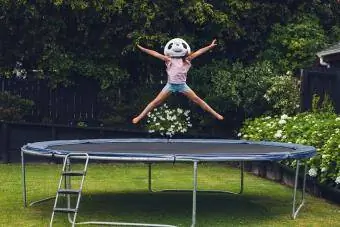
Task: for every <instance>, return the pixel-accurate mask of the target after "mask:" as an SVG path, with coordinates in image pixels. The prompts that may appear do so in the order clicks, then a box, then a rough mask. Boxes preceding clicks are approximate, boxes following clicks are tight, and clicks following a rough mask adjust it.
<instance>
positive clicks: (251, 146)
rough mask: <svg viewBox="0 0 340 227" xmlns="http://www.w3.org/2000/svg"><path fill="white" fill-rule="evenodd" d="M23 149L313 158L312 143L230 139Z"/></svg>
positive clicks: (153, 156)
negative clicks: (307, 144) (306, 144)
mask: <svg viewBox="0 0 340 227" xmlns="http://www.w3.org/2000/svg"><path fill="white" fill-rule="evenodd" d="M21 150H22V152H24V153H29V154H33V155H41V156H56V157H64V156H66V155H67V154H69V153H73V154H74V153H87V154H88V155H89V156H90V159H98V160H112V161H153V162H156V161H265V160H268V161H277V160H284V159H303V158H310V157H312V156H314V155H315V154H316V149H315V148H314V147H312V146H305V145H300V144H292V143H278V142H267V141H261V142H254V141H247V140H227V139H172V140H167V139H90V140H55V141H44V142H36V143H29V144H27V145H25V146H23V147H22V149H21Z"/></svg>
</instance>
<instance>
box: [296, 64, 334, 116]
mask: <svg viewBox="0 0 340 227" xmlns="http://www.w3.org/2000/svg"><path fill="white" fill-rule="evenodd" d="M314 95H317V96H318V97H320V99H319V102H318V103H317V105H318V107H320V106H322V103H323V102H324V101H325V99H326V96H328V97H329V98H330V100H331V101H332V103H333V105H334V108H335V111H336V113H340V69H339V68H335V69H334V68H329V69H327V68H312V69H305V70H302V73H301V110H302V111H308V110H311V109H312V102H313V96H314Z"/></svg>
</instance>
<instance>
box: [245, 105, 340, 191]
mask: <svg viewBox="0 0 340 227" xmlns="http://www.w3.org/2000/svg"><path fill="white" fill-rule="evenodd" d="M238 135H239V137H241V138H243V139H248V140H267V141H277V142H286V143H297V144H304V145H311V146H314V147H315V148H316V149H317V152H318V153H317V155H316V156H314V157H313V158H311V159H310V160H309V161H308V164H309V166H310V169H309V171H308V174H309V175H310V176H312V177H316V178H317V179H318V180H319V181H320V182H325V183H333V184H335V185H338V186H340V116H339V115H336V114H334V113H321V112H320V113H301V114H297V115H295V116H293V117H290V116H288V115H285V114H284V115H281V116H276V117H269V116H267V117H260V118H256V119H254V120H247V121H246V122H245V123H244V126H243V127H242V129H241V130H240V133H239V134H238ZM294 164H295V162H291V163H289V165H291V166H294Z"/></svg>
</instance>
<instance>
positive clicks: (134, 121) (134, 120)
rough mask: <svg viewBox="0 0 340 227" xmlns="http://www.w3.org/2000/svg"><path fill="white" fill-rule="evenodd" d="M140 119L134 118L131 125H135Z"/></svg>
mask: <svg viewBox="0 0 340 227" xmlns="http://www.w3.org/2000/svg"><path fill="white" fill-rule="evenodd" d="M140 120H141V119H140V118H139V117H135V118H134V119H132V123H133V124H137V123H138V122H139V121H140Z"/></svg>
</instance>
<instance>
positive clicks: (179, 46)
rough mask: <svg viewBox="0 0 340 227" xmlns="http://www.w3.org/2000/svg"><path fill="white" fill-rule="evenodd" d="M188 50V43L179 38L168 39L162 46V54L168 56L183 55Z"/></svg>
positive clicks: (188, 51) (188, 52)
mask: <svg viewBox="0 0 340 227" xmlns="http://www.w3.org/2000/svg"><path fill="white" fill-rule="evenodd" d="M190 52H191V49H190V46H189V44H188V43H187V42H185V41H184V40H183V39H181V38H174V39H172V40H170V41H169V42H168V43H167V44H166V45H165V47H164V55H166V56H169V57H184V56H186V55H188V54H190Z"/></svg>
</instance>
